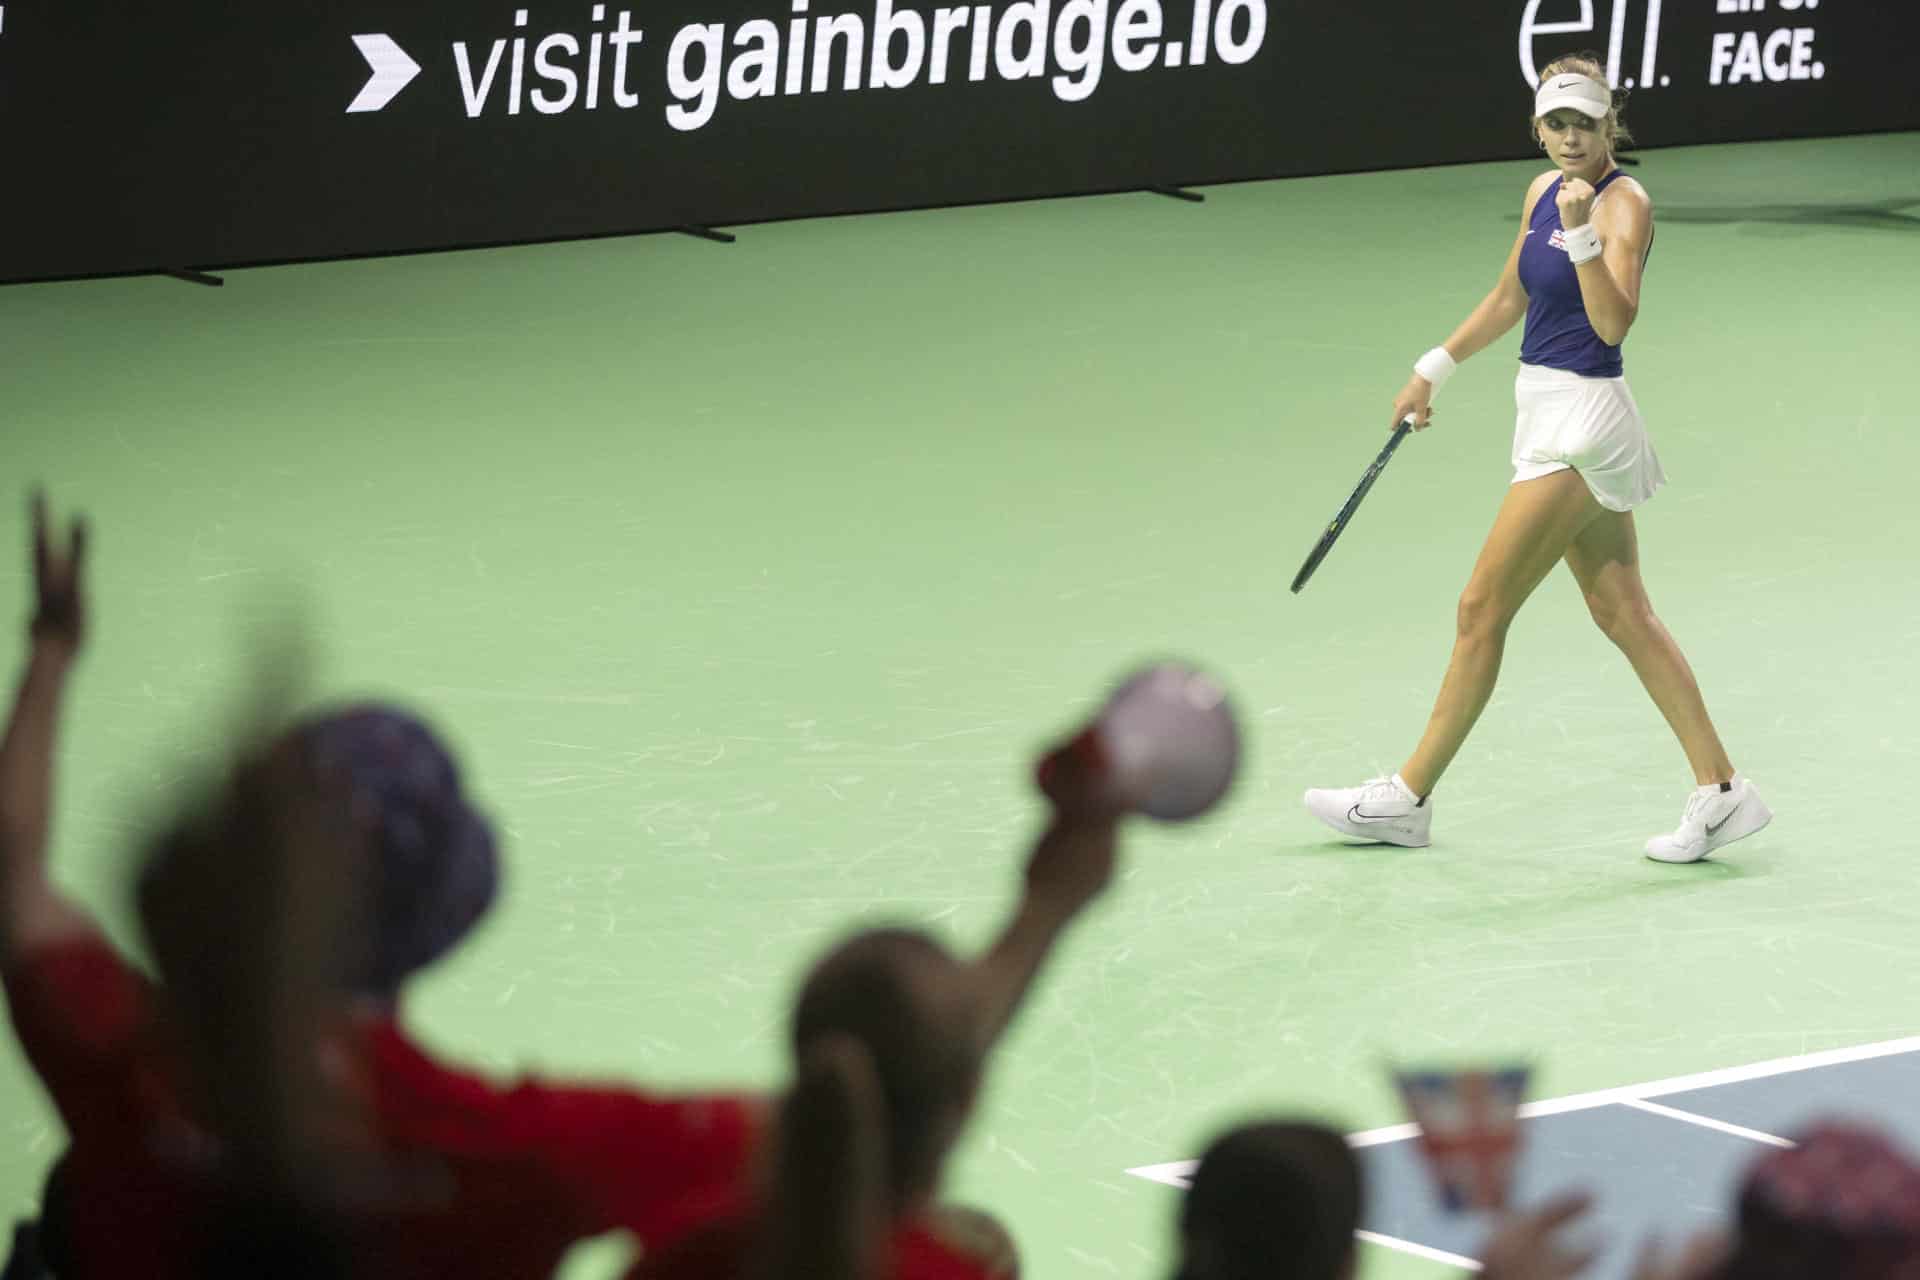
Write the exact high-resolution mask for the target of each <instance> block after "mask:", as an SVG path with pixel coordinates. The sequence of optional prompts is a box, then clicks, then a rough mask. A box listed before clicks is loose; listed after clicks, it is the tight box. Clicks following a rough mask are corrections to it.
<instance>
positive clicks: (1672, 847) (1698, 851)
mask: <svg viewBox="0 0 1920 1280" xmlns="http://www.w3.org/2000/svg"><path fill="white" fill-rule="evenodd" d="M1772 821H1773V810H1771V809H1769V808H1767V802H1766V801H1764V800H1762V799H1761V798H1760V793H1759V792H1758V791H1757V790H1755V789H1754V785H1753V784H1752V783H1751V782H1748V781H1747V780H1746V779H1745V778H1742V777H1740V776H1739V775H1737V774H1736V775H1735V776H1734V779H1733V788H1732V790H1730V791H1722V790H1721V789H1720V786H1719V784H1718V783H1709V784H1708V785H1706V786H1704V787H1696V788H1694V791H1693V794H1692V795H1690V796H1688V797H1687V808H1686V812H1684V813H1682V814H1681V815H1680V827H1679V829H1678V830H1676V831H1675V832H1674V833H1673V834H1672V835H1665V836H1655V837H1654V838H1653V839H1651V840H1649V841H1647V856H1648V857H1649V858H1652V859H1653V860H1654V861H1656V862H1698V861H1700V859H1702V858H1704V857H1706V856H1707V855H1708V854H1710V853H1712V852H1713V851H1714V850H1715V849H1718V848H1719V847H1720V846H1721V845H1723V844H1732V843H1733V842H1734V841H1735V840H1738V839H1740V838H1741V837H1742V836H1750V835H1752V834H1753V833H1754V832H1756V831H1758V830H1759V829H1760V828H1762V827H1764V826H1766V825H1767V824H1768V823H1769V822H1772Z"/></svg>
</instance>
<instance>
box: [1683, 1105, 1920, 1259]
mask: <svg viewBox="0 0 1920 1280" xmlns="http://www.w3.org/2000/svg"><path fill="white" fill-rule="evenodd" d="M1703 1270H1704V1271H1705V1272H1706V1274H1710V1275H1713V1276H1715V1277H1717V1278H1718V1280H1788V1277H1801V1276H1819V1277H1822V1278H1823V1280H1920V1167H1917V1166H1916V1165H1915V1163H1914V1162H1913V1161H1912V1160H1911V1159H1909V1158H1908V1157H1907V1156H1906V1155H1905V1154H1904V1153H1903V1152H1901V1151H1900V1150H1899V1149H1897V1148H1896V1147H1894V1145H1893V1144H1892V1143H1890V1142H1888V1141H1887V1140H1886V1139H1885V1138H1883V1137H1881V1136H1879V1135H1878V1134H1875V1133H1871V1132H1868V1131H1867V1130H1864V1129H1861V1128H1857V1127H1854V1126H1851V1125H1845V1124H1824V1125H1820V1126H1817V1127H1815V1128H1813V1129H1811V1130H1810V1131H1808V1132H1807V1133H1806V1134H1804V1135H1802V1137H1801V1138H1800V1141H1799V1145H1797V1146H1795V1147H1792V1148H1788V1149H1782V1150H1778V1151H1773V1152H1770V1153H1769V1154H1767V1155H1765V1156H1763V1157H1761V1158H1760V1160H1759V1161H1758V1162H1756V1163H1755V1165H1754V1167H1753V1169H1752V1170H1751V1171H1750V1172H1749V1173H1748V1175H1747V1179H1746V1183H1745V1185H1744V1186H1743V1187H1742V1189H1741V1192H1740V1208H1739V1226H1738V1231H1737V1233H1736V1237H1735V1240H1734V1242H1733V1245H1732V1250H1731V1254H1730V1256H1729V1257H1728V1258H1727V1259H1726V1261H1725V1262H1724V1263H1722V1264H1720V1266H1719V1267H1718V1268H1703Z"/></svg>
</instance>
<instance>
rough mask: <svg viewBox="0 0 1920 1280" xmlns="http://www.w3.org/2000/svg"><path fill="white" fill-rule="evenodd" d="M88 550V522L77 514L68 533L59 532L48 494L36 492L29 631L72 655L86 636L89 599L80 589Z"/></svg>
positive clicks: (42, 642)
mask: <svg viewBox="0 0 1920 1280" xmlns="http://www.w3.org/2000/svg"><path fill="white" fill-rule="evenodd" d="M86 554H87V525H86V522H85V521H84V520H81V519H78V518H76V519H75V520H74V521H73V523H72V524H71V525H69V526H68V529H67V533H66V537H65V538H61V537H59V536H57V534H56V533H55V531H54V530H53V528H52V521H51V519H50V518H49V516H48V515H47V497H46V495H45V494H44V493H40V492H35V493H34V495H33V582H34V610H33V621H32V623H31V624H30V631H31V634H32V636H33V640H34V643H35V644H36V645H51V646H53V647H55V648H57V649H60V650H62V651H64V652H65V653H66V654H67V655H69V656H71V655H72V654H74V653H77V652H79V649H80V645H81V643H82V642H83V641H84V640H85V638H86V629H87V626H86V599H85V593H84V592H83V591H82V589H81V578H82V570H83V568H84V565H85V562H86Z"/></svg>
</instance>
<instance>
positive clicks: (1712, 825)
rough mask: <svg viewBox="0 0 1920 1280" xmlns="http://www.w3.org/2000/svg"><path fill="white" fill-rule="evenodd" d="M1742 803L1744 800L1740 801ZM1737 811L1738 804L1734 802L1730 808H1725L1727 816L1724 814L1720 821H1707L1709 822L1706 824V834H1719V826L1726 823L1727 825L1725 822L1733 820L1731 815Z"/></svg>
mask: <svg viewBox="0 0 1920 1280" xmlns="http://www.w3.org/2000/svg"><path fill="white" fill-rule="evenodd" d="M1742 803H1744V802H1742ZM1738 812H1740V806H1739V805H1737V804H1736V805H1735V806H1733V808H1731V809H1729V810H1727V816H1726V817H1724V818H1722V819H1720V821H1718V822H1709V823H1708V824H1707V834H1708V835H1710V836H1717V835H1719V834H1720V828H1722V827H1724V826H1726V825H1727V824H1728V823H1729V822H1731V821H1733V815H1734V814H1736V813H1738Z"/></svg>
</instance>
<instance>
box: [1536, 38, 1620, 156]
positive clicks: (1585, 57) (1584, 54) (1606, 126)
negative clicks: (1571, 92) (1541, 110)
mask: <svg viewBox="0 0 1920 1280" xmlns="http://www.w3.org/2000/svg"><path fill="white" fill-rule="evenodd" d="M1567 75H1573V76H1591V77H1592V78H1593V79H1595V80H1598V81H1599V82H1600V83H1601V84H1603V85H1606V86H1607V93H1608V95H1609V96H1610V97H1611V98H1612V99H1613V109H1612V110H1611V111H1609V112H1607V118H1606V119H1605V120H1602V121H1600V127H1601V128H1602V130H1604V131H1605V133H1606V135H1607V145H1608V147H1609V148H1611V149H1612V151H1613V152H1614V153H1615V154H1616V155H1617V154H1619V153H1620V152H1622V151H1625V150H1626V149H1627V148H1628V147H1631V146H1632V145H1633V131H1632V130H1630V129H1628V128H1627V122H1626V120H1625V119H1624V118H1623V116H1622V114H1621V113H1622V112H1624V111H1625V110H1626V109H1627V91H1626V90H1625V89H1621V88H1618V87H1616V86H1615V85H1614V83H1613V81H1611V80H1609V79H1607V60H1606V59H1605V58H1603V57H1601V56H1600V54H1599V52H1598V51H1597V50H1594V49H1582V50H1580V51H1579V52H1577V53H1569V54H1565V55H1563V56H1561V57H1558V58H1555V59H1554V60H1553V61H1552V62H1549V63H1548V64H1547V65H1546V66H1544V67H1542V68H1540V83H1541V84H1543V85H1544V84H1545V83H1546V82H1547V81H1549V80H1551V79H1553V77H1555V76H1567ZM1536 87H1537V86H1536ZM1538 123H1539V117H1537V116H1535V115H1533V114H1532V113H1531V112H1529V113H1528V114H1527V136H1528V137H1530V138H1531V137H1535V136H1536V135H1535V134H1534V132H1533V129H1534V126H1535V125H1536V124H1538Z"/></svg>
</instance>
